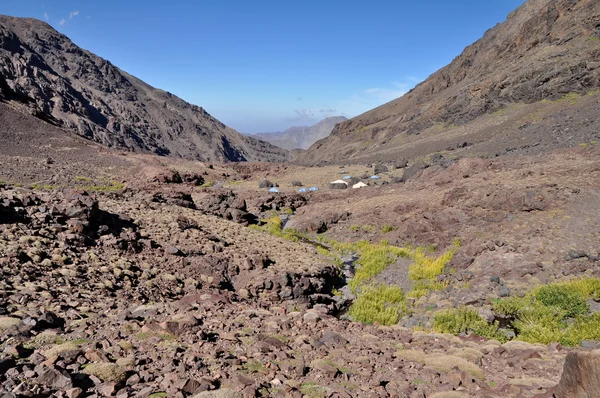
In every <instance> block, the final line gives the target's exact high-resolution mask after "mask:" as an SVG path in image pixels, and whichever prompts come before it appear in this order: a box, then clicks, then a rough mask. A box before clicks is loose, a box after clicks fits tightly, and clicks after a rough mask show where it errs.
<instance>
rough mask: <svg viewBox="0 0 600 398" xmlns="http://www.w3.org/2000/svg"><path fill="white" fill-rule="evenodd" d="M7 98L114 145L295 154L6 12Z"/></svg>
mask: <svg viewBox="0 0 600 398" xmlns="http://www.w3.org/2000/svg"><path fill="white" fill-rule="evenodd" d="M0 101H3V102H5V103H7V104H9V105H11V106H12V107H13V108H14V109H19V110H21V111H22V112H24V113H29V114H31V115H33V116H36V117H38V118H40V119H44V120H45V121H47V122H49V123H51V124H54V125H56V126H58V127H61V128H64V129H66V130H70V131H72V132H74V133H77V134H79V135H81V136H84V137H86V138H89V139H91V140H94V141H96V142H99V143H101V144H104V145H106V146H108V147H115V148H121V149H127V150H131V151H141V152H152V153H156V154H159V155H166V156H175V157H183V158H188V159H195V160H201V161H244V160H256V161H283V160H285V159H287V156H288V153H287V151H285V150H282V149H280V148H277V147H274V146H273V145H271V144H268V143H266V142H263V141H259V140H257V139H255V138H252V137H247V136H243V135H241V134H239V133H238V132H236V131H235V130H233V129H231V128H229V127H227V126H225V125H224V124H223V123H221V122H220V121H218V120H217V119H215V118H214V117H212V116H211V115H209V114H208V113H207V112H206V111H205V110H204V109H202V108H200V107H198V106H196V105H192V104H189V103H187V102H185V101H183V100H182V99H180V98H178V97H176V96H174V95H172V94H170V93H168V92H165V91H162V90H159V89H156V88H154V87H151V86H150V85H148V84H146V83H144V82H143V81H141V80H139V79H137V78H135V77H133V76H131V75H129V74H127V73H125V72H124V71H122V70H120V69H119V68H117V67H115V66H114V65H112V64H111V63H110V62H109V61H107V60H105V59H102V58H100V57H98V56H96V55H94V54H92V53H90V52H89V51H86V50H83V49H81V48H79V47H78V46H76V45H75V44H74V43H73V42H72V41H71V40H69V38H67V37H66V36H64V35H63V34H61V33H59V32H57V31H56V30H54V29H53V28H52V27H51V26H50V25H48V24H47V23H45V22H42V21H39V20H36V19H28V18H14V17H9V16H3V15H0ZM2 109H4V108H2ZM11 120H20V119H19V118H11ZM0 128H2V126H0Z"/></svg>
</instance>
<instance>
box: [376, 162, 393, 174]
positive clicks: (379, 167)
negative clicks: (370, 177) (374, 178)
mask: <svg viewBox="0 0 600 398" xmlns="http://www.w3.org/2000/svg"><path fill="white" fill-rule="evenodd" d="M389 171H390V170H389V169H388V167H387V166H386V165H384V164H382V163H375V165H374V166H373V174H374V175H378V174H381V173H387V172H389Z"/></svg>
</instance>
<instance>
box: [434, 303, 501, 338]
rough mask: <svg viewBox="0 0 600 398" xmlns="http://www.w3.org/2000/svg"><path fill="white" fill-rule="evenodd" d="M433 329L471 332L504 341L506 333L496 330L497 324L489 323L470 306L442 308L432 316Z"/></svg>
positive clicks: (456, 333)
mask: <svg viewBox="0 0 600 398" xmlns="http://www.w3.org/2000/svg"><path fill="white" fill-rule="evenodd" d="M433 330H434V331H436V332H439V333H450V334H454V335H458V334H460V333H473V334H476V335H478V336H481V337H485V338H488V339H497V340H500V341H506V335H505V334H503V333H502V332H501V331H500V330H498V324H497V323H493V324H489V323H488V322H487V321H486V320H485V319H483V318H482V317H481V315H479V313H478V312H477V311H476V310H474V309H471V308H456V309H448V310H442V311H438V312H436V313H435V315H434V316H433Z"/></svg>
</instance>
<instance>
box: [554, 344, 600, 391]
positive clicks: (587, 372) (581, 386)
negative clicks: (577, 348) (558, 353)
mask: <svg viewBox="0 0 600 398" xmlns="http://www.w3.org/2000/svg"><path fill="white" fill-rule="evenodd" d="M554 396H556V397H560V398H595V397H598V396H600V350H594V351H590V352H570V353H569V354H568V355H567V358H566V360H565V366H564V368H563V374H562V378H561V379H560V383H559V384H558V386H557V388H556V392H555V393H554Z"/></svg>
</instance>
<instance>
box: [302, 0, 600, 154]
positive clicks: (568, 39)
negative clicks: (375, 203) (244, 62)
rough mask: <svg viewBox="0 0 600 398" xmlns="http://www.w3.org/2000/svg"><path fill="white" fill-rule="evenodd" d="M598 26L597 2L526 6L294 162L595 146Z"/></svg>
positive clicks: (547, 0) (544, 1)
mask: <svg viewBox="0 0 600 398" xmlns="http://www.w3.org/2000/svg"><path fill="white" fill-rule="evenodd" d="M599 21H600V4H599V3H598V2H597V1H595V0H578V1H571V0H529V1H527V2H526V3H525V4H523V5H522V6H521V7H519V8H518V9H517V10H516V11H514V12H513V13H511V14H510V15H509V16H508V18H507V19H506V21H505V22H504V23H502V24H499V25H497V26H495V27H494V28H492V29H490V30H488V31H487V32H486V33H485V35H484V36H483V38H481V39H480V40H479V41H477V42H475V43H474V44H472V45H471V46H469V47H467V48H466V49H465V50H464V51H463V53H462V54H460V55H459V56H458V57H456V58H455V59H454V61H452V63H450V64H449V65H448V66H446V67H444V68H442V69H440V70H439V71H437V72H435V73H434V74H433V75H431V76H430V77H429V78H428V79H426V80H425V81H424V82H422V83H420V84H418V85H417V86H416V87H415V88H414V89H413V90H411V91H410V92H409V93H407V94H406V95H404V96H403V97H401V98H399V99H396V100H394V101H392V102H389V103H387V104H385V105H382V106H380V107H378V108H376V109H373V110H371V111H368V112H366V113H364V114H362V115H360V116H357V117H355V118H353V119H350V120H348V121H347V122H344V123H341V124H340V125H339V126H338V127H337V128H336V129H335V130H334V131H333V132H332V134H331V135H330V136H329V137H328V138H326V139H324V140H321V141H319V142H317V143H316V144H315V145H313V146H312V147H311V148H310V150H309V151H308V152H306V153H303V154H301V155H299V156H298V161H300V162H302V163H306V164H320V163H323V162H332V161H333V162H337V163H340V162H349V161H352V162H355V163H356V162H365V161H369V162H372V161H375V160H388V161H391V160H393V159H394V156H396V157H397V156H405V157H407V156H408V157H409V158H418V157H420V156H426V155H428V154H430V153H433V152H438V151H448V150H452V149H456V148H457V147H458V146H460V145H463V144H464V143H469V144H472V145H471V146H470V148H469V150H468V152H469V153H470V154H472V155H475V154H476V155H483V156H494V155H496V154H504V153H505V152H510V153H511V154H515V153H543V152H544V151H546V150H548V149H549V148H550V149H551V148H560V147H570V146H576V145H578V144H580V143H584V142H588V141H590V140H595V139H596V138H597V137H596V136H597V131H598V124H597V122H598V119H597V118H596V117H595V116H594V115H595V114H597V112H598V109H599V107H598V97H597V96H595V95H594V94H596V93H597V90H598V89H599V88H600V68H599V66H600V64H599V63H598V59H599V55H600V26H599V25H598V23H599ZM587 94H590V95H592V96H593V98H589V100H588V99H586V98H585V95H587ZM563 134H564V135H566V136H565V137H563ZM572 134H575V137H574V138H577V139H574V140H569V137H571V136H572ZM578 141H579V142H578Z"/></svg>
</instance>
